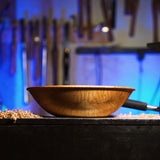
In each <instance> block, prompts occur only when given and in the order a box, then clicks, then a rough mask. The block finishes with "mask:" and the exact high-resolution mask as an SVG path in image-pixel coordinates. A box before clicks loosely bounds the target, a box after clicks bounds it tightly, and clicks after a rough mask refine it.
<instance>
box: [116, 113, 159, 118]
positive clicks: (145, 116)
mask: <svg viewBox="0 0 160 160" xmlns="http://www.w3.org/2000/svg"><path fill="white" fill-rule="evenodd" d="M116 118H143V119H160V115H159V114H144V113H142V114H138V115H132V113H131V112H130V113H129V114H120V115H117V116H116Z"/></svg>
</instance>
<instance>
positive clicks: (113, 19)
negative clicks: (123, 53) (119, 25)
mask: <svg viewBox="0 0 160 160" xmlns="http://www.w3.org/2000/svg"><path fill="white" fill-rule="evenodd" d="M111 3H112V4H111V28H112V29H114V28H115V27H116V0H112V2H111Z"/></svg>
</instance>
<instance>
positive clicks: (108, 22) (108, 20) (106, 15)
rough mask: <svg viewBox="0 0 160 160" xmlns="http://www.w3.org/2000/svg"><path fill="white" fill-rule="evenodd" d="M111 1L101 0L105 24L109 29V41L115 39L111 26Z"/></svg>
mask: <svg viewBox="0 0 160 160" xmlns="http://www.w3.org/2000/svg"><path fill="white" fill-rule="evenodd" d="M111 5H112V4H111V1H108V0H101V8H102V12H103V16H104V20H105V26H106V27H108V29H109V31H108V32H107V34H108V40H109V42H112V41H113V40H114V36H113V31H112V26H111V17H110V14H109V11H110V10H111V8H110V7H111Z"/></svg>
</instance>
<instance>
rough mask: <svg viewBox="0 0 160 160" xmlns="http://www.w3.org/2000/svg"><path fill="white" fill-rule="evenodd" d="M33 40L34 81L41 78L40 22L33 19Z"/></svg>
mask: <svg viewBox="0 0 160 160" xmlns="http://www.w3.org/2000/svg"><path fill="white" fill-rule="evenodd" d="M33 40H34V44H33V45H34V48H33V51H34V58H35V72H34V79H35V80H37V79H39V78H40V77H41V37H40V21H39V19H38V18H35V21H34V23H33Z"/></svg>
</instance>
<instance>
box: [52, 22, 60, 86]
mask: <svg viewBox="0 0 160 160" xmlns="http://www.w3.org/2000/svg"><path fill="white" fill-rule="evenodd" d="M57 25H58V24H57V20H56V19H54V20H53V33H54V34H53V35H54V36H53V56H52V57H53V62H52V68H53V73H52V76H53V78H52V79H53V84H58V82H57V66H58V62H57V60H58V52H59V51H58V26H57Z"/></svg>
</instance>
